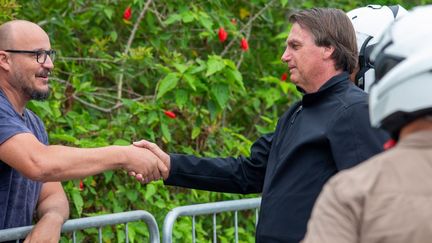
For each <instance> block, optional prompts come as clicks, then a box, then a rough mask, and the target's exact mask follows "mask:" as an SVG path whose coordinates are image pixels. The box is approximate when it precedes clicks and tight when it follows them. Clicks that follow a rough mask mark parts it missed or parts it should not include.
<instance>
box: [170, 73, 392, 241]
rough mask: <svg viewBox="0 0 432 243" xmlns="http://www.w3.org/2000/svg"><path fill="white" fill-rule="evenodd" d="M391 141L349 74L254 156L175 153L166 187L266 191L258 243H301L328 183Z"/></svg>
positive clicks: (307, 103)
mask: <svg viewBox="0 0 432 243" xmlns="http://www.w3.org/2000/svg"><path fill="white" fill-rule="evenodd" d="M387 139H388V136H387V134H385V133H384V132H382V131H379V130H376V129H373V128H371V126H370V124H369V113H368V103H367V94H366V93H365V92H363V91H362V90H360V89H359V88H357V87H356V86H355V85H353V84H352V83H351V82H350V81H349V77H348V74H347V73H342V74H339V75H337V76H335V77H333V78H331V79H330V80H329V81H327V82H326V83H325V84H324V85H323V86H322V87H321V88H320V89H319V90H318V92H316V93H311V94H305V95H304V96H303V99H302V101H300V102H298V103H296V104H294V105H293V106H292V107H291V108H290V109H289V110H288V111H287V112H286V113H285V114H284V115H283V116H282V117H281V118H280V120H279V122H278V125H277V127H276V130H275V132H274V133H273V134H269V135H265V136H262V137H261V138H259V139H258V140H257V141H256V142H255V143H254V144H253V146H252V148H251V155H250V157H249V158H245V157H239V158H198V157H195V156H191V155H181V154H171V155H170V156H171V171H170V176H169V178H168V179H167V180H166V181H165V184H168V185H177V186H182V187H190V188H196V189H203V190H212V191H220V192H235V193H259V192H262V202H261V209H260V214H259V222H258V226H257V231H256V241H257V242H260V243H271V242H299V241H300V240H301V239H302V238H303V236H304V234H305V232H306V225H307V221H308V219H309V217H310V214H311V211H312V207H313V204H314V202H315V199H316V198H317V196H318V194H319V193H320V191H321V188H322V187H323V185H324V184H325V182H326V181H327V180H328V179H329V178H330V177H331V176H332V175H334V174H335V173H337V172H338V171H339V170H342V169H346V168H349V167H352V166H354V165H356V164H358V163H360V162H361V161H364V160H366V159H367V158H369V157H371V156H372V155H374V154H376V153H379V152H381V151H382V147H383V143H384V142H385V141H386V140H387Z"/></svg>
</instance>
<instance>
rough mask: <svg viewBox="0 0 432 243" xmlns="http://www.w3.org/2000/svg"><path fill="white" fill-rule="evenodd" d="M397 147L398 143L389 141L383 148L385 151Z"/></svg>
mask: <svg viewBox="0 0 432 243" xmlns="http://www.w3.org/2000/svg"><path fill="white" fill-rule="evenodd" d="M395 145H396V141H395V140H393V139H389V140H388V141H387V142H385V143H384V145H383V148H384V150H387V149H391V148H393V147H394V146H395Z"/></svg>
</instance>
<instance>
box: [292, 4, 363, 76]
mask: <svg viewBox="0 0 432 243" xmlns="http://www.w3.org/2000/svg"><path fill="white" fill-rule="evenodd" d="M289 21H290V22H291V23H298V24H299V25H300V26H301V27H302V28H306V29H308V30H309V31H310V32H311V33H312V36H313V38H314V41H315V45H317V46H326V47H328V46H332V47H334V49H335V50H334V52H333V54H332V58H333V60H334V61H335V68H336V69H337V70H340V69H342V70H344V71H348V72H349V73H352V72H353V71H354V69H355V67H356V65H357V61H358V59H357V58H358V57H357V41H356V35H355V31H354V27H353V26H352V23H351V21H350V19H349V18H348V16H347V15H346V14H345V13H344V12H343V11H342V10H339V9H334V8H312V9H307V10H299V11H296V12H294V13H293V14H291V15H290V17H289Z"/></svg>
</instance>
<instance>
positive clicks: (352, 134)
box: [329, 102, 390, 170]
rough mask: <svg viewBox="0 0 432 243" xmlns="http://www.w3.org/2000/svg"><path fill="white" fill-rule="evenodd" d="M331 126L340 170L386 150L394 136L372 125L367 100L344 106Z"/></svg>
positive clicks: (335, 158)
mask: <svg viewBox="0 0 432 243" xmlns="http://www.w3.org/2000/svg"><path fill="white" fill-rule="evenodd" d="M331 126H332V128H331V129H329V133H330V134H329V142H330V146H331V150H332V155H333V158H334V160H335V163H336V167H337V169H338V170H342V169H347V168H350V167H352V166H355V165H357V164H358V163H360V162H362V161H364V160H367V159H369V158H370V157H372V156H374V155H375V154H378V153H380V152H382V151H383V145H384V143H385V142H386V141H387V140H388V139H389V138H390V137H389V135H388V134H387V133H386V132H384V131H383V130H379V129H375V128H372V127H371V125H370V122H369V111H368V105H367V103H366V102H361V103H357V104H353V105H351V106H349V107H346V108H344V109H343V110H342V111H341V112H339V114H337V115H336V116H335V119H334V121H333V123H331Z"/></svg>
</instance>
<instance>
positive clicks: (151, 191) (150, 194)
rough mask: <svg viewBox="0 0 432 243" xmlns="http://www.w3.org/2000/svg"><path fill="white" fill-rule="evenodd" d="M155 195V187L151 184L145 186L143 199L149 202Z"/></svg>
mask: <svg viewBox="0 0 432 243" xmlns="http://www.w3.org/2000/svg"><path fill="white" fill-rule="evenodd" d="M155 193H156V187H155V186H154V185H153V184H151V183H150V184H147V186H146V188H145V194H144V198H145V199H146V200H149V199H150V198H151V197H153V195H154V194H155Z"/></svg>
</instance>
